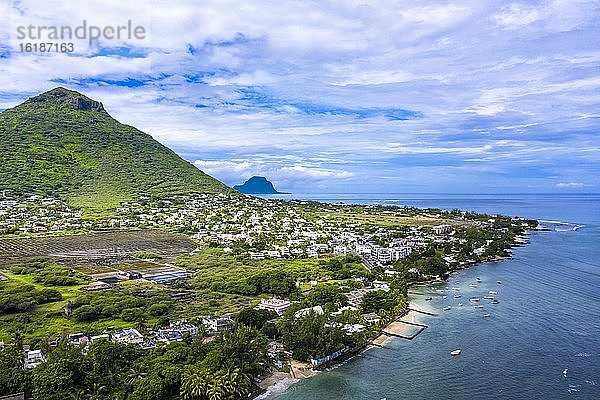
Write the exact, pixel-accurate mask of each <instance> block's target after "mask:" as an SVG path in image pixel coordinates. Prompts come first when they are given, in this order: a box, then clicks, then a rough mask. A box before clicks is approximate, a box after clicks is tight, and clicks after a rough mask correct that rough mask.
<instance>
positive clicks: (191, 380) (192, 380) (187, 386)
mask: <svg viewBox="0 0 600 400" xmlns="http://www.w3.org/2000/svg"><path fill="white" fill-rule="evenodd" d="M208 386H209V379H208V375H207V373H206V371H204V370H200V369H198V368H196V367H190V368H189V369H188V371H186V373H185V374H184V375H183V377H182V378H181V389H180V394H181V395H182V396H183V398H184V400H194V399H200V398H202V397H204V396H206V395H207V392H208Z"/></svg>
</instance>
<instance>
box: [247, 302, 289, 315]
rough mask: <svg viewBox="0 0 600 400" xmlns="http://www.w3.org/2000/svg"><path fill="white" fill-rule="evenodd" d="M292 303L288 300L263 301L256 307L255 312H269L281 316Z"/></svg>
mask: <svg viewBox="0 0 600 400" xmlns="http://www.w3.org/2000/svg"><path fill="white" fill-rule="evenodd" d="M291 304H292V303H291V302H289V301H288V300H282V299H276V298H272V299H263V300H261V302H260V304H259V305H257V306H256V309H257V310H269V311H275V312H276V313H277V315H279V316H281V315H283V313H284V312H285V311H286V310H287V309H288V308H289V307H290V305H291Z"/></svg>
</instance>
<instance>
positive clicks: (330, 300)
mask: <svg viewBox="0 0 600 400" xmlns="http://www.w3.org/2000/svg"><path fill="white" fill-rule="evenodd" d="M304 303H305V305H306V306H308V307H314V306H323V307H326V308H328V309H330V310H333V309H338V308H340V307H342V306H344V305H346V304H348V297H346V295H345V294H343V293H342V292H341V291H340V288H339V287H338V286H337V285H326V284H322V283H321V284H318V285H317V286H315V287H314V288H313V289H312V290H311V291H310V293H309V294H308V296H306V299H305V300H304Z"/></svg>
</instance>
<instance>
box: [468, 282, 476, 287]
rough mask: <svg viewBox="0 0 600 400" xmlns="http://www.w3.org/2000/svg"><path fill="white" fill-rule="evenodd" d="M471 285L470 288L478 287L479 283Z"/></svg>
mask: <svg viewBox="0 0 600 400" xmlns="http://www.w3.org/2000/svg"><path fill="white" fill-rule="evenodd" d="M469 287H470V288H476V287H477V284H476V283H471V284H470V285H469Z"/></svg>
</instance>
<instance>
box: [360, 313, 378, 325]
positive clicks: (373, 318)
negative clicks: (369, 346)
mask: <svg viewBox="0 0 600 400" xmlns="http://www.w3.org/2000/svg"><path fill="white" fill-rule="evenodd" d="M362 317H363V319H364V320H365V322H366V323H367V324H369V325H374V324H378V323H379V321H381V317H380V316H379V315H377V314H375V313H374V312H371V313H368V314H363V316H362Z"/></svg>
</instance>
